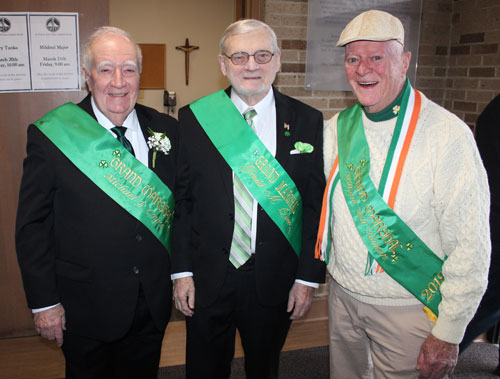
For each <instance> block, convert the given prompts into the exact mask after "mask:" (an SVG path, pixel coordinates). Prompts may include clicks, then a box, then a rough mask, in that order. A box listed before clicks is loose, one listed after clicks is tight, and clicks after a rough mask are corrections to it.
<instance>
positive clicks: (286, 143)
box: [273, 87, 295, 168]
mask: <svg viewBox="0 0 500 379" xmlns="http://www.w3.org/2000/svg"><path fill="white" fill-rule="evenodd" d="M273 91H274V101H275V104H276V159H277V160H278V162H279V163H280V164H281V166H282V167H283V168H285V167H286V165H287V163H288V159H289V158H290V150H292V149H293V132H294V130H293V127H294V123H293V121H294V119H295V112H294V110H293V107H291V106H290V104H289V102H288V100H287V99H286V97H285V96H283V95H282V94H281V93H280V92H278V91H277V90H276V89H275V88H274V87H273ZM286 132H289V133H286Z"/></svg>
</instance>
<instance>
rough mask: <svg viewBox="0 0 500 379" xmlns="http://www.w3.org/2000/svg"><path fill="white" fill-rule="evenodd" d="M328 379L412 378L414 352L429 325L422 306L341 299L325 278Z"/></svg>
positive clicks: (343, 294) (414, 375) (340, 293)
mask: <svg viewBox="0 0 500 379" xmlns="http://www.w3.org/2000/svg"><path fill="white" fill-rule="evenodd" d="M328 319H329V330H330V378H331V379H351V378H352V379H357V378H393V379H406V378H417V377H418V371H417V370H416V369H415V366H416V365H417V357H418V354H419V352H420V346H421V345H422V343H423V342H424V341H425V339H426V338H427V337H428V336H429V334H430V332H431V329H432V327H433V323H432V322H431V321H430V320H429V319H428V318H427V316H426V314H425V313H424V312H423V305H421V304H417V305H408V306H381V305H372V304H367V303H363V302H361V301H358V300H356V299H354V298H353V297H352V296H350V295H349V294H347V293H346V292H345V291H344V290H342V289H341V288H340V286H339V285H338V284H337V283H336V282H335V280H333V279H332V278H331V277H330V282H329V293H328Z"/></svg>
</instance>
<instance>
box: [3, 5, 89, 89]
mask: <svg viewBox="0 0 500 379" xmlns="http://www.w3.org/2000/svg"><path fill="white" fill-rule="evenodd" d="M20 30H22V32H21V31H20ZM6 47H10V50H6ZM2 48H3V49H2ZM9 63H10V65H8V64H9ZM3 65H4V66H3ZM79 73H80V62H79V37H78V13H0V92H14V91H79V90H80V76H79Z"/></svg>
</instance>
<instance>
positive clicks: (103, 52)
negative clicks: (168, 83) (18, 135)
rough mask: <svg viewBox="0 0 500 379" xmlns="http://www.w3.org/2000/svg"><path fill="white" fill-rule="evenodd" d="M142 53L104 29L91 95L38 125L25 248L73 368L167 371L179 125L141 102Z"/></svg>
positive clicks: (27, 266)
mask: <svg viewBox="0 0 500 379" xmlns="http://www.w3.org/2000/svg"><path fill="white" fill-rule="evenodd" d="M141 62H142V56H141V52H140V48H139V46H138V45H137V44H136V43H135V42H133V40H132V39H131V37H130V36H129V35H128V33H126V32H125V31H123V30H120V29H117V28H113V27H102V28H99V29H98V30H97V31H96V32H95V33H94V34H93V35H92V36H91V37H90V39H89V40H88V42H87V45H86V48H85V55H84V62H83V71H84V75H85V79H86V82H87V85H88V87H89V89H90V92H91V94H89V95H88V96H87V97H86V98H85V99H84V100H83V101H82V102H81V103H80V104H78V106H76V105H74V104H71V103H68V104H65V105H63V106H61V107H59V108H56V109H55V110H53V111H52V112H49V113H48V114H47V115H46V116H44V117H43V118H42V119H41V120H39V121H37V122H35V123H34V124H33V125H30V127H29V128H28V143H27V153H28V155H27V157H26V159H25V161H24V172H23V178H22V183H21V190H20V196H19V208H18V215H17V225H16V247H17V254H18V260H19V265H20V268H21V273H22V277H23V284H24V288H25V292H26V297H27V300H28V306H29V307H30V308H31V309H33V313H34V323H35V328H36V330H37V331H38V333H40V334H41V335H42V336H43V337H45V338H47V339H49V340H56V342H57V344H58V345H59V346H61V347H62V350H63V353H64V356H65V359H66V377H67V378H120V379H123V378H156V377H157V371H158V364H159V359H160V352H161V344H162V339H163V334H164V330H165V328H166V325H167V322H168V320H169V317H170V311H171V305H170V304H171V301H170V299H171V296H172V288H171V281H170V278H169V273H170V266H171V263H170V258H169V253H168V251H167V248H168V236H169V228H170V227H169V223H170V220H171V216H172V210H173V209H172V208H173V199H172V191H173V190H174V187H175V182H174V180H175V165H174V163H175V160H174V159H175V155H176V150H177V146H176V142H177V125H176V121H175V120H174V119H173V118H171V117H169V116H167V115H165V114H162V113H159V112H157V111H155V110H154V109H151V108H148V107H145V106H142V105H139V104H136V100H137V96H138V93H139V79H140V71H141ZM116 126H118V127H119V128H116ZM117 137H118V139H117ZM153 140H154V141H153ZM146 141H148V142H146ZM155 141H156V142H155ZM148 145H149V147H148ZM134 156H135V157H134Z"/></svg>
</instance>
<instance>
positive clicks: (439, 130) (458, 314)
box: [316, 10, 490, 379]
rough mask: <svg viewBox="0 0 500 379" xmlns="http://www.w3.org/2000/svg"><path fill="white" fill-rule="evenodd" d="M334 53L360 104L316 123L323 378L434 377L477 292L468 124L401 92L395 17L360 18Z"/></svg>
mask: <svg viewBox="0 0 500 379" xmlns="http://www.w3.org/2000/svg"><path fill="white" fill-rule="evenodd" d="M337 46H344V47H345V72H346V75H347V79H348V82H349V84H350V86H351V88H352V91H353V92H354V94H355V96H356V98H357V100H358V103H357V104H356V105H354V106H353V107H351V108H348V109H346V110H344V111H343V112H341V113H340V114H337V115H336V116H334V117H333V118H332V119H331V120H329V121H328V122H326V124H325V144H324V152H325V153H324V155H325V174H326V175H327V177H329V180H328V184H327V190H326V192H325V196H324V200H323V212H322V222H321V227H320V231H319V239H318V244H317V252H316V253H317V256H321V258H322V259H323V260H326V262H327V267H328V271H329V272H330V274H331V276H332V278H331V280H330V283H329V323H330V370H331V377H332V378H335V379H337V378H372V377H375V378H398V379H401V378H416V377H419V378H441V377H444V376H446V375H449V374H451V372H452V371H453V368H454V366H455V364H456V361H457V351H458V349H457V346H458V345H457V344H458V343H459V342H460V340H461V339H462V337H463V334H464V331H465V327H466V326H467V323H468V322H469V320H470V319H471V318H472V316H473V315H474V312H475V310H476V308H477V306H478V303H479V300H480V299H481V296H482V294H483V292H484V289H485V287H486V277H487V273H488V262H489V257H488V254H489V251H490V242H489V233H488V209H489V194H488V183H487V180H486V174H485V170H484V168H483V165H482V163H481V159H480V158H479V155H478V151H477V148H476V145H475V143H474V139H473V137H472V133H471V131H470V130H469V128H468V127H467V125H465V124H464V123H463V122H462V121H461V120H459V119H458V118H457V117H455V116H454V115H452V114H451V113H450V112H448V111H446V110H445V109H443V108H442V107H440V106H438V105H437V104H435V103H433V102H432V101H430V100H429V99H427V98H426V97H425V96H424V95H423V94H422V93H421V92H419V91H417V90H415V89H413V88H412V86H411V85H410V83H409V81H408V79H407V77H406V71H407V69H408V66H409V64H410V58H411V53H409V52H405V51H404V29H403V25H402V24H401V22H400V20H399V19H397V18H396V17H393V16H392V15H390V14H388V13H386V12H382V11H377V10H372V11H368V12H364V13H362V14H360V15H359V16H357V17H356V18H354V19H353V20H352V21H351V22H350V23H349V24H348V25H347V26H346V27H345V29H344V30H343V32H342V34H341V36H340V38H339V41H338V43H337Z"/></svg>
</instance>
